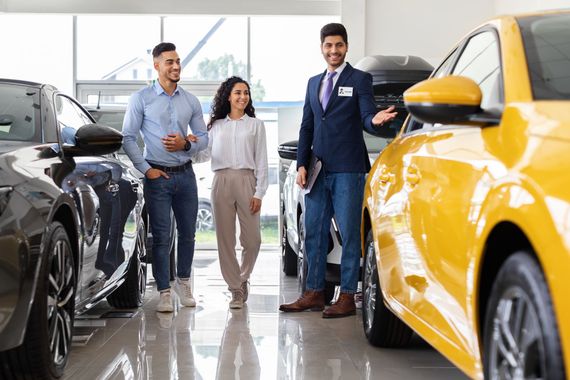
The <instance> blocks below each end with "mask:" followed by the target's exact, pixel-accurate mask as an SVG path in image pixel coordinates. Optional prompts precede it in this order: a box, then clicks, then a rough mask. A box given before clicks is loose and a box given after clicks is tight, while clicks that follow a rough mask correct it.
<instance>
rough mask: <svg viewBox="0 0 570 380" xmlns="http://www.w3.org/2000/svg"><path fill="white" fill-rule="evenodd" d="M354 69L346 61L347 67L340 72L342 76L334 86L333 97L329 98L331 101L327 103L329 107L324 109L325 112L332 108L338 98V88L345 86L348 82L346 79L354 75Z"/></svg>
mask: <svg viewBox="0 0 570 380" xmlns="http://www.w3.org/2000/svg"><path fill="white" fill-rule="evenodd" d="M353 70H354V69H353V68H352V66H350V63H348V62H347V63H346V67H345V68H344V70H342V72H341V73H340V76H339V77H338V80H337V81H336V84H335V86H334V88H333V92H332V94H331V98H330V99H329V102H328V104H327V108H326V109H325V110H324V111H325V112H326V111H327V110H328V109H329V108H331V106H332V105H333V103H334V102H335V100H336V98H338V88H339V87H342V86H344V84H345V83H346V80H347V79H348V78H350V76H351V75H352V71H353Z"/></svg>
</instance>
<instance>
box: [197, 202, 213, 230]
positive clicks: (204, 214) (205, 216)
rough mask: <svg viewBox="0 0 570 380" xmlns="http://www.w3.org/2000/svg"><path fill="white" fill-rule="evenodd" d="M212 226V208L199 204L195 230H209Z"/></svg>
mask: <svg viewBox="0 0 570 380" xmlns="http://www.w3.org/2000/svg"><path fill="white" fill-rule="evenodd" d="M213 228H214V215H213V214H212V209H211V208H210V207H208V206H203V205H200V207H198V216H197V218H196V230H198V231H210V230H212V229H213Z"/></svg>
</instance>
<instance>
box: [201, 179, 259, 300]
mask: <svg viewBox="0 0 570 380" xmlns="http://www.w3.org/2000/svg"><path fill="white" fill-rule="evenodd" d="M254 193H255V176H254V175H253V170H248V169H222V170H217V171H216V172H215V176H214V181H213V184H212V197H211V199H212V208H213V211H214V220H215V222H216V239H217V241H218V255H219V257H220V268H221V270H222V276H223V277H224V280H225V281H226V283H227V284H228V287H229V288H230V289H236V290H237V289H240V287H241V284H242V283H243V282H245V281H247V280H248V279H249V275H250V274H251V271H252V270H253V266H254V265H255V260H256V259H257V254H258V253H259V247H260V246H261V230H260V223H259V212H258V213H256V214H255V215H252V214H251V211H250V210H249V204H250V202H251V198H252V197H253V194H254ZM236 214H237V217H238V220H239V225H240V235H239V240H240V243H241V246H242V254H241V265H240V264H239V262H238V259H237V255H236V250H235V246H236Z"/></svg>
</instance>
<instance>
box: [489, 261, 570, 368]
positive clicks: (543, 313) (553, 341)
mask: <svg viewBox="0 0 570 380" xmlns="http://www.w3.org/2000/svg"><path fill="white" fill-rule="evenodd" d="M484 334H485V339H484V354H483V356H484V358H483V360H484V368H485V379H523V378H524V379H565V378H566V376H565V371H564V364H563V363H564V360H563V358H562V350H561V346H560V339H559V335H558V327H557V323H556V318H555V316H554V310H553V307H552V300H551V298H550V293H549V291H548V286H547V285H546V281H545V279H544V274H543V273H542V270H541V268H540V266H539V264H538V262H537V261H536V260H535V259H534V258H533V257H532V256H531V255H529V254H528V253H526V252H518V253H515V254H514V255H512V256H510V257H509V258H508V259H507V260H506V261H505V263H504V264H503V266H502V267H501V269H500V270H499V273H498V275H497V278H496V280H495V282H494V284H493V288H492V291H491V298H490V300H489V306H488V308H487V311H486V317H485V330H484Z"/></svg>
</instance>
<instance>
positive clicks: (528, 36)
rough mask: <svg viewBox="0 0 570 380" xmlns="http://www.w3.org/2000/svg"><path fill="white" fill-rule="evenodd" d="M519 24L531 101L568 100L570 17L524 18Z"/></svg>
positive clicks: (560, 15) (569, 90) (562, 15)
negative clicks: (526, 63)
mask: <svg viewBox="0 0 570 380" xmlns="http://www.w3.org/2000/svg"><path fill="white" fill-rule="evenodd" d="M518 22H519V25H520V27H521V32H522V37H523V42H524V48H525V52H526V58H527V62H528V68H529V70H528V71H529V74H530V81H531V85H532V92H533V96H534V98H535V99H537V100H555V99H570V43H568V41H569V40H570V14H567V13H565V14H559V15H542V16H532V17H523V18H521V19H519V20H518Z"/></svg>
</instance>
